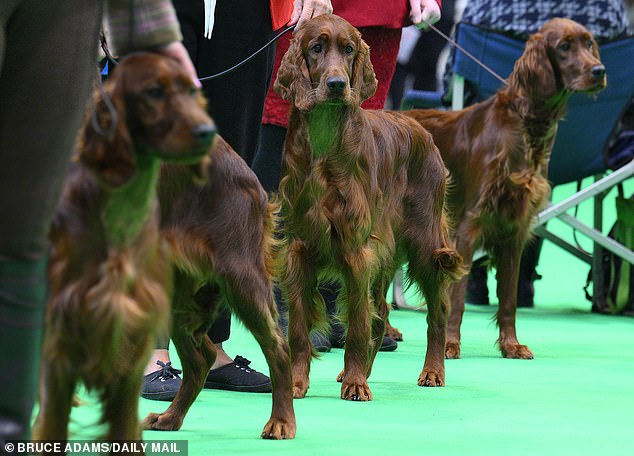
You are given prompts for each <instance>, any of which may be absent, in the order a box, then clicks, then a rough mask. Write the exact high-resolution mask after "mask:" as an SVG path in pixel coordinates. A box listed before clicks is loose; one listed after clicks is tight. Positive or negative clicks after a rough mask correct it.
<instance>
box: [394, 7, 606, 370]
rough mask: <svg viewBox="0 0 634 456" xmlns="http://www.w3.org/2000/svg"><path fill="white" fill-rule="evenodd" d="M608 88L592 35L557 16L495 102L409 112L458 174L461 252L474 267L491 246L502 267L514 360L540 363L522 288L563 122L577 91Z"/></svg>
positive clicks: (456, 295) (453, 339)
mask: <svg viewBox="0 0 634 456" xmlns="http://www.w3.org/2000/svg"><path fill="white" fill-rule="evenodd" d="M605 84H606V77H605V67H604V66H603V65H602V63H601V60H600V58H599V52H598V46H597V43H596V41H595V40H594V38H593V36H592V34H591V33H590V32H589V31H588V30H587V29H586V28H585V27H583V26H581V25H579V24H577V23H576V22H573V21H571V20H568V19H559V18H557V19H551V20H550V21H548V22H546V23H545V24H544V26H543V27H542V28H541V30H539V32H538V33H536V34H534V35H532V36H531V37H530V39H529V40H528V42H527V43H526V48H525V50H524V53H523V54H522V56H521V57H520V58H519V60H518V61H517V62H516V63H515V67H514V69H513V72H512V73H511V75H510V76H509V78H508V80H507V85H506V86H504V87H502V88H501V89H500V90H499V91H498V92H497V93H496V94H495V95H494V96H492V97H491V98H489V99H487V100H485V101H483V102H481V103H478V104H476V105H473V106H470V107H468V108H466V109H463V110H460V111H436V110H412V111H409V112H406V114H407V115H408V116H410V117H411V118H413V119H415V120H416V121H418V122H419V123H420V125H422V126H423V127H425V128H426V129H427V130H429V131H430V132H431V133H432V135H433V137H434V141H435V143H436V145H437V146H438V148H439V149H440V153H441V154H442V157H443V160H444V162H445V164H446V166H447V168H449V171H450V173H451V177H452V182H453V184H454V185H453V188H452V189H451V191H450V192H449V199H448V207H449V209H450V211H451V215H452V217H453V220H454V221H455V227H456V230H455V239H456V247H457V249H458V251H459V252H460V254H461V255H462V257H463V258H464V259H465V261H466V262H468V263H469V264H470V263H471V257H472V255H473V252H474V250H475V249H476V248H478V247H482V248H483V249H485V250H486V251H487V252H488V253H489V255H490V258H491V260H492V263H493V264H494V265H495V267H496V269H497V282H498V285H497V296H498V300H499V308H498V312H497V316H496V318H497V324H498V327H499V331H500V334H499V339H498V345H499V348H500V351H501V352H502V355H503V356H504V357H505V358H520V359H532V358H533V353H532V352H531V350H530V349H529V348H528V347H527V346H526V345H522V344H520V343H519V341H518V339H517V333H516V328H515V316H516V307H517V282H518V277H519V264H520V257H521V254H522V250H523V248H524V245H525V244H526V242H527V241H528V239H529V238H530V235H531V224H532V222H533V221H534V219H535V216H536V215H537V213H538V211H539V210H540V209H541V208H542V207H543V206H544V205H545V203H546V202H547V199H548V195H549V193H550V186H549V183H548V181H547V179H546V176H547V175H548V172H547V170H548V160H549V157H550V152H551V149H552V146H553V143H554V140H555V135H556V133H557V123H558V121H559V120H560V119H561V118H562V116H563V115H564V114H565V111H566V106H567V102H568V99H569V97H570V95H571V94H572V93H573V92H595V91H598V90H600V89H602V88H604V87H605ZM580 128H584V127H582V126H580ZM466 286H467V278H466V277H465V278H463V280H462V281H460V282H457V283H455V284H453V286H452V289H451V311H450V316H449V325H448V332H447V348H446V356H447V358H459V357H460V325H461V322H462V315H463V313H464V302H465V293H466Z"/></svg>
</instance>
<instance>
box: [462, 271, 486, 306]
mask: <svg viewBox="0 0 634 456" xmlns="http://www.w3.org/2000/svg"><path fill="white" fill-rule="evenodd" d="M465 301H466V302H468V303H469V304H477V305H480V306H488V305H489V288H488V286H487V268H486V266H482V265H479V264H477V263H474V264H473V266H472V267H471V272H470V273H469V279H468V282H467V295H466V297H465Z"/></svg>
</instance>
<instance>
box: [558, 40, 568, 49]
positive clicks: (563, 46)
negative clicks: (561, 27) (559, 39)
mask: <svg viewBox="0 0 634 456" xmlns="http://www.w3.org/2000/svg"><path fill="white" fill-rule="evenodd" d="M559 49H561V50H562V51H569V50H570V43H569V42H568V41H565V42H564V43H562V44H561V45H560V46H559Z"/></svg>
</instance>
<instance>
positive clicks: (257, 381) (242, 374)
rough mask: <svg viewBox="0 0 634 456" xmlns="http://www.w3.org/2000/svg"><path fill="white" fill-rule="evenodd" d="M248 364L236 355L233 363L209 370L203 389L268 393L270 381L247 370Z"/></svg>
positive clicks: (255, 372) (247, 361)
mask: <svg viewBox="0 0 634 456" xmlns="http://www.w3.org/2000/svg"><path fill="white" fill-rule="evenodd" d="M249 364H251V361H249V360H248V359H246V358H243V357H242V356H239V355H238V356H236V357H235V359H234V360H233V363H229V364H226V365H224V366H222V367H219V368H217V369H212V370H210V371H209V374H207V380H205V388H208V389H221V390H228V391H242V392H245V393H270V392H271V391H272V388H271V379H270V378H268V377H267V376H266V375H264V374H262V373H260V372H258V371H256V370H255V369H252V368H249Z"/></svg>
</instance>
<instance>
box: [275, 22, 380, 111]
mask: <svg viewBox="0 0 634 456" xmlns="http://www.w3.org/2000/svg"><path fill="white" fill-rule="evenodd" d="M376 87H377V81H376V77H375V75H374V69H373V68H372V63H371V62H370V48H369V47H368V45H367V44H366V43H365V42H364V41H363V40H362V39H361V33H359V31H358V30H357V29H356V28H354V27H353V26H352V25H350V23H349V22H347V21H346V20H345V19H343V18H341V17H339V16H336V15H333V14H323V15H321V16H317V17H315V18H313V19H311V20H309V21H307V22H306V23H304V24H303V25H302V26H301V27H300V28H299V29H298V30H297V31H296V32H295V36H294V37H293V39H292V40H291V44H290V47H289V49H288V51H287V52H286V54H285V55H284V58H283V59H282V63H281V65H280V69H279V71H278V74H277V79H276V81H275V86H274V88H275V90H276V91H277V92H278V93H279V94H280V95H281V96H282V98H284V99H285V100H287V101H288V102H290V103H291V104H292V105H294V106H295V107H296V108H298V109H300V110H304V111H307V110H310V109H312V107H313V106H314V105H316V104H322V103H339V104H345V105H348V106H352V107H359V106H361V103H362V102H363V101H364V100H366V99H368V98H370V97H371V96H372V95H374V92H375V91H376Z"/></svg>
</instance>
